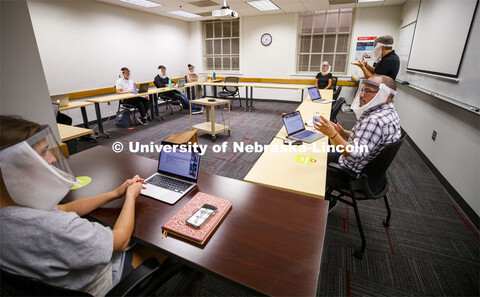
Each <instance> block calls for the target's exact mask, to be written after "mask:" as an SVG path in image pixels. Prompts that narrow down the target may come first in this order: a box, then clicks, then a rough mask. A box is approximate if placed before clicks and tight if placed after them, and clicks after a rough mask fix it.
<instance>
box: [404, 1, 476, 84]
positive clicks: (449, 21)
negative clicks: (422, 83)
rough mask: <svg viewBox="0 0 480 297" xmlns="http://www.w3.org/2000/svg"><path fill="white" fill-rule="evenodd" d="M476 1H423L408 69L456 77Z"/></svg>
mask: <svg viewBox="0 0 480 297" xmlns="http://www.w3.org/2000/svg"><path fill="white" fill-rule="evenodd" d="M476 5H477V0H461V1H452V0H422V1H421V3H420V9H419V12H418V17H417V24H416V26H415V33H414V37H413V42H412V48H411V50H410V58H409V60H408V66H407V68H408V69H411V70H417V71H422V72H427V73H433V74H439V75H444V76H448V77H457V76H458V70H459V67H460V62H461V60H462V55H463V50H464V47H465V43H466V41H467V37H468V33H469V30H470V25H471V23H472V18H473V14H474V12H475V6H476Z"/></svg>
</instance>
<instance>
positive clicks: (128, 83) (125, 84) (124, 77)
mask: <svg viewBox="0 0 480 297" xmlns="http://www.w3.org/2000/svg"><path fill="white" fill-rule="evenodd" d="M120 71H121V73H120V78H119V79H118V80H117V82H116V83H115V89H116V90H117V94H127V93H133V87H134V86H133V85H134V84H135V82H134V81H133V80H131V79H130V70H128V68H127V67H123V68H122V69H121V70H120ZM122 102H123V103H125V104H130V105H133V106H135V107H136V108H138V112H140V118H138V119H137V121H138V123H140V124H141V125H144V126H146V125H147V123H148V118H147V111H148V109H149V108H150V103H149V101H148V99H145V98H144V97H135V98H129V99H124V100H122Z"/></svg>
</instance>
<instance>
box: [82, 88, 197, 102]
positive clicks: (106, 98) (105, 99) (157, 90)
mask: <svg viewBox="0 0 480 297" xmlns="http://www.w3.org/2000/svg"><path fill="white" fill-rule="evenodd" d="M194 85H195V84H193V83H190V84H185V85H184V86H183V87H172V88H168V87H165V88H151V89H149V90H148V91H147V92H144V93H138V94H134V93H128V94H111V95H108V96H104V97H98V98H91V99H86V100H85V101H87V102H93V103H107V102H112V101H119V100H125V99H129V98H135V97H143V96H148V95H152V94H158V93H164V92H169V91H174V90H179V89H184V88H188V87H192V86H194Z"/></svg>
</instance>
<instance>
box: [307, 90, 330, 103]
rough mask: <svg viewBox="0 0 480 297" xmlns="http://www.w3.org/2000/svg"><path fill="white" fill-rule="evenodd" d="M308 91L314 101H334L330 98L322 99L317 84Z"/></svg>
mask: <svg viewBox="0 0 480 297" xmlns="http://www.w3.org/2000/svg"><path fill="white" fill-rule="evenodd" d="M308 93H309V94H310V99H312V101H313V102H320V103H330V102H333V101H334V100H329V99H322V95H321V94H320V91H319V90H318V88H317V87H315V86H313V87H310V88H308Z"/></svg>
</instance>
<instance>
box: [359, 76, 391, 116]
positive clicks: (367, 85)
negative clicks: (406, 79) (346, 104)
mask: <svg viewBox="0 0 480 297" xmlns="http://www.w3.org/2000/svg"><path fill="white" fill-rule="evenodd" d="M396 93H397V92H396V91H394V90H392V89H390V88H389V87H387V86H386V85H385V84H380V83H377V82H374V81H371V80H367V79H364V80H361V81H360V84H359V86H358V92H357V94H356V95H355V99H353V102H352V105H351V106H350V107H351V109H352V110H353V111H354V112H355V115H356V117H357V120H359V119H360V117H361V116H362V115H363V113H364V112H365V111H366V110H369V109H371V108H373V107H377V106H379V105H382V104H384V103H385V102H387V100H388V97H389V96H390V94H392V95H395V94H396ZM372 96H375V97H373V99H371V100H370V101H368V102H367V103H365V102H366V101H367V100H369V99H370V98H371V97H372Z"/></svg>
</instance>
